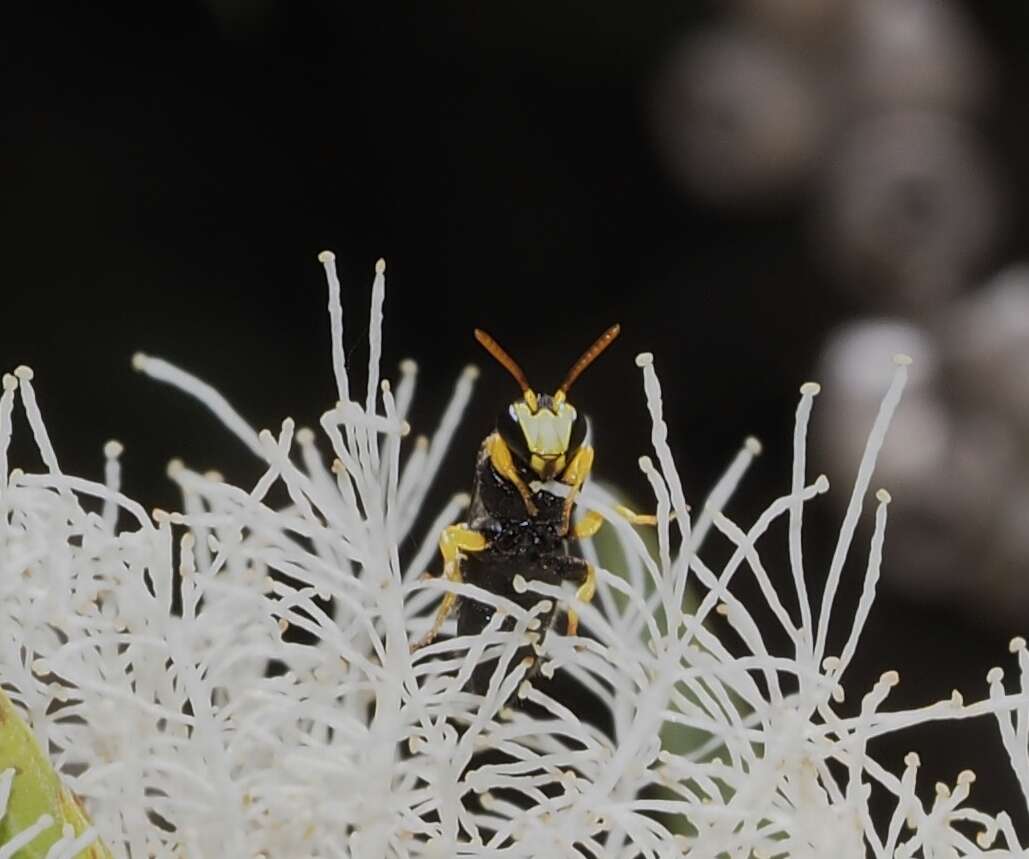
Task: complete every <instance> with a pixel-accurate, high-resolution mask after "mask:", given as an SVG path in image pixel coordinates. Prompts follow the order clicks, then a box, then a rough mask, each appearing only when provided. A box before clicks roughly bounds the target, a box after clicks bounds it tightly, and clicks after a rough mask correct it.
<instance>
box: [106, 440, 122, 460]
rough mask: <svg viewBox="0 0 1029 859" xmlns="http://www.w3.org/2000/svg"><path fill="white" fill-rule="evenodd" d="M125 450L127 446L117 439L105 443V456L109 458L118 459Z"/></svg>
mask: <svg viewBox="0 0 1029 859" xmlns="http://www.w3.org/2000/svg"><path fill="white" fill-rule="evenodd" d="M124 450H125V446H124V445H123V444H122V443H121V442H120V441H118V440H117V439H113V438H112V439H111V440H110V441H109V442H107V444H105V445H104V456H106V457H107V458H108V459H117V458H118V457H119V456H121V455H122V453H123V452H124Z"/></svg>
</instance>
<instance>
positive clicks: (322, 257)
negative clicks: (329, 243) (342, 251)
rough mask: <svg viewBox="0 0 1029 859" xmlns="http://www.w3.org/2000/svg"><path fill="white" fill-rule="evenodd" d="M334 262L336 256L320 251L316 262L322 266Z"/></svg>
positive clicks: (330, 252)
mask: <svg viewBox="0 0 1029 859" xmlns="http://www.w3.org/2000/svg"><path fill="white" fill-rule="evenodd" d="M335 261H336V255H335V254H334V253H333V252H332V251H322V252H321V253H320V254H318V262H320V263H321V264H322V265H325V264H326V263H330V262H335Z"/></svg>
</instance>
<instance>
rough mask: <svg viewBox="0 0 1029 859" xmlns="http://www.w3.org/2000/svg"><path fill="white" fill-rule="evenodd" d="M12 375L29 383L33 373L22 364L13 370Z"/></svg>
mask: <svg viewBox="0 0 1029 859" xmlns="http://www.w3.org/2000/svg"><path fill="white" fill-rule="evenodd" d="M14 375H15V376H17V377H18V378H19V379H21V380H22V381H23V382H31V381H32V377H33V376H34V375H35V373H33V372H32V368H31V367H29V366H27V365H26V364H22V365H20V366H18V367H15V368H14Z"/></svg>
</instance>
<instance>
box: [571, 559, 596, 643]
mask: <svg viewBox="0 0 1029 859" xmlns="http://www.w3.org/2000/svg"><path fill="white" fill-rule="evenodd" d="M596 592H597V571H596V570H595V569H593V565H592V564H587V565H586V578H585V580H584V581H583V583H582V584H581V585H580V586H579V589H578V590H577V591H576V592H575V598H576V599H577V600H582V601H583V602H589V601H590V600H592V599H593V595H594V594H595V593H596ZM578 632H579V615H578V613H577V612H576V611H575V609H574V608H570V609H568V631H567V634H568V635H577V634H578Z"/></svg>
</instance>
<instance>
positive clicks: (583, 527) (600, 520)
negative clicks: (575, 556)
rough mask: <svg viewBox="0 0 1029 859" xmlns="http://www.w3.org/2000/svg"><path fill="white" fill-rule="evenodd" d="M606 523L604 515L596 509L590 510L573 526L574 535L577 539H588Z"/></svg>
mask: <svg viewBox="0 0 1029 859" xmlns="http://www.w3.org/2000/svg"><path fill="white" fill-rule="evenodd" d="M603 524H604V517H603V516H601V515H600V514H599V513H598V512H597V511H596V510H590V511H589V512H587V513H586V515H585V516H583V517H582V518H581V519H580V520H579V521H578V522H576V523H575V524H574V525H573V526H572V536H573V537H575V539H576V540H588V539H589V538H590V537H592V536H593V535H594V534H596V533H597V531H599V530H600V526H601V525H603Z"/></svg>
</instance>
